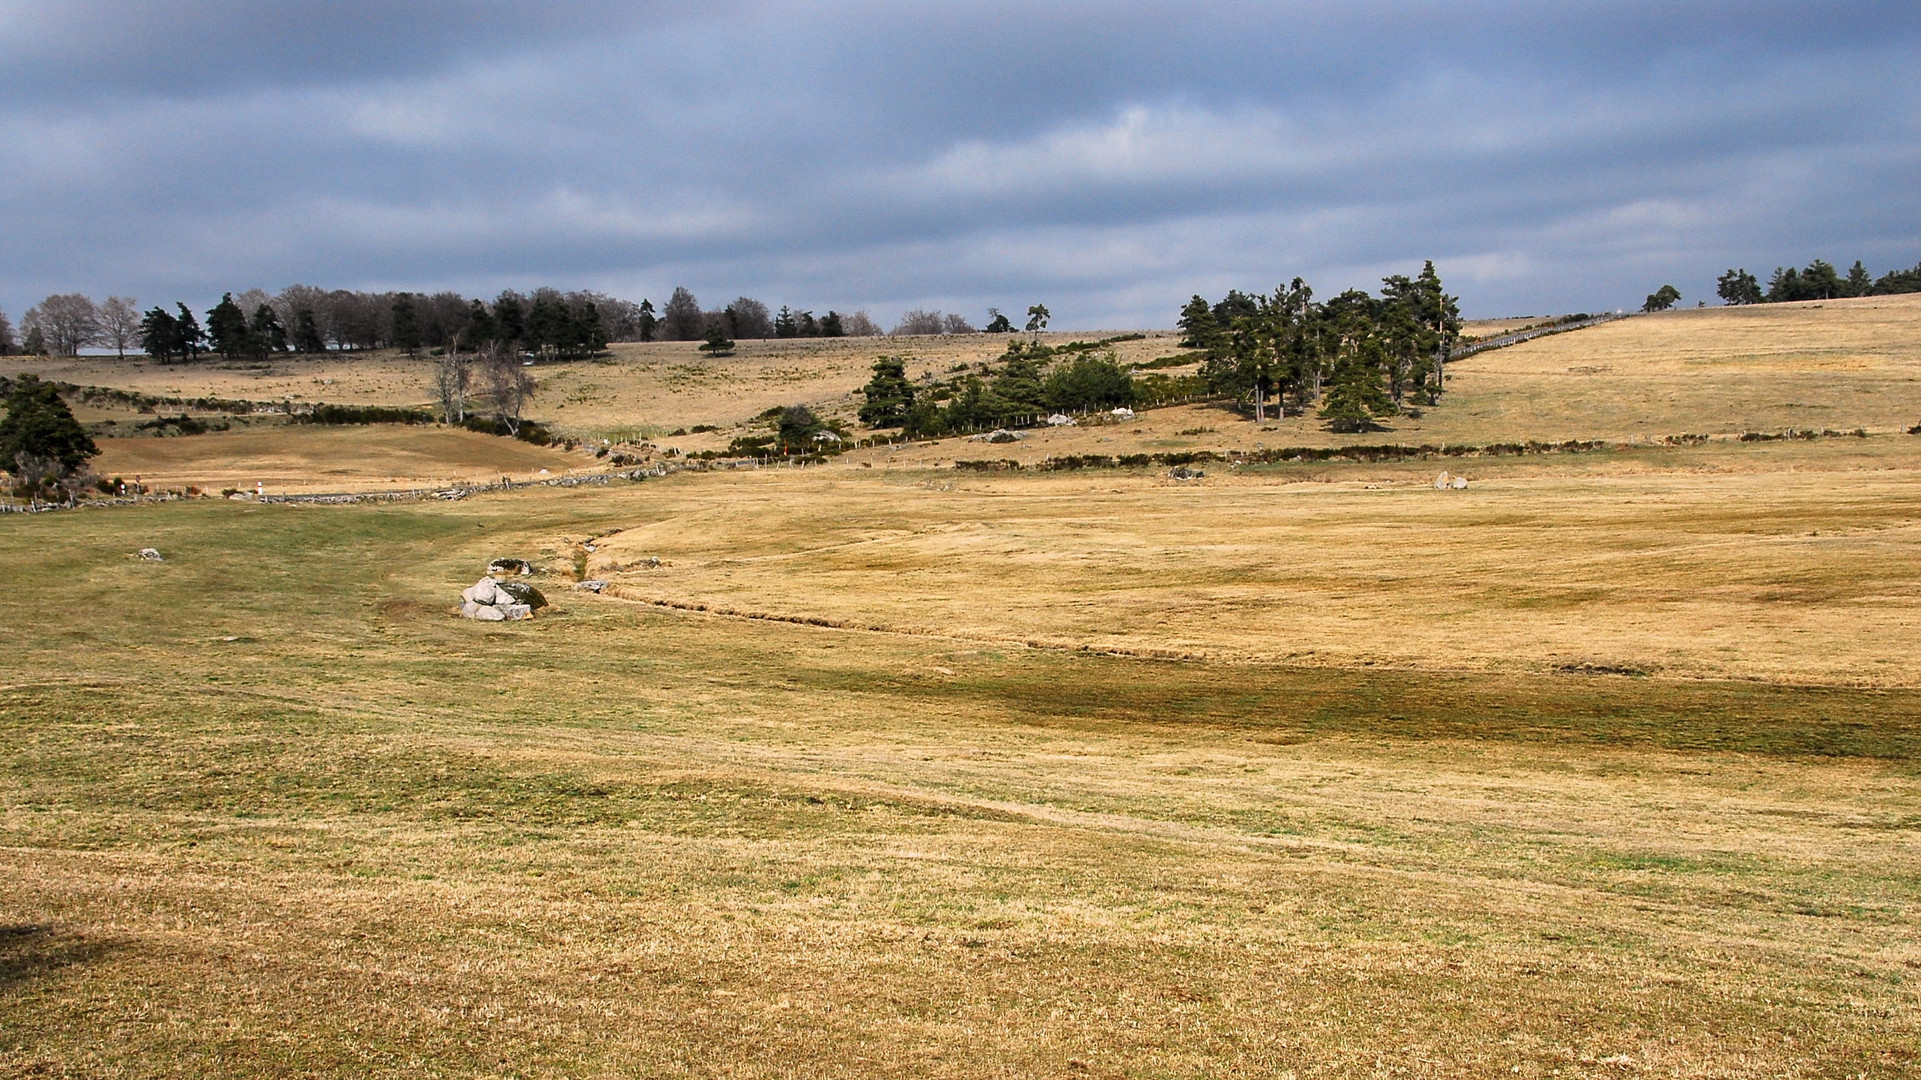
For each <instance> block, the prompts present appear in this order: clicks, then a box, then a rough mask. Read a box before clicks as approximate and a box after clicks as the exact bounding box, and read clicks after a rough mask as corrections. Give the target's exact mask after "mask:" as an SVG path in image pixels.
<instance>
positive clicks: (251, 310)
mask: <svg viewBox="0 0 1921 1080" xmlns="http://www.w3.org/2000/svg"><path fill="white" fill-rule="evenodd" d="M1045 311H1046V309H1045V308H1044V307H1042V306H1040V305H1035V306H1034V307H1032V308H1029V309H1028V325H1027V329H1029V330H1033V329H1036V328H1037V326H1038V327H1040V328H1044V327H1045V326H1046V324H1047V317H1046V315H1045V314H1039V315H1037V314H1036V312H1042V313H1044V312H1045ZM987 312H988V323H987V325H986V327H984V328H983V330H976V329H975V328H974V326H973V325H972V324H970V323H969V322H968V321H967V319H966V318H964V317H962V316H960V315H957V314H951V313H943V312H940V311H926V310H922V309H918V308H916V309H913V310H910V311H908V312H906V313H905V314H904V315H902V317H901V320H900V322H899V323H898V324H897V325H896V326H895V327H894V329H893V330H892V331H891V333H894V334H897V335H914V334H972V333H979V332H983V331H984V332H987V333H1012V332H1014V330H1015V329H1016V328H1015V326H1014V323H1013V321H1012V320H1011V319H1009V318H1008V317H1007V316H1006V315H1003V314H1002V313H1001V312H1000V310H999V309H997V308H989V309H987ZM881 333H882V330H881V328H880V327H879V326H878V325H877V324H875V322H874V320H873V319H872V318H871V317H869V316H868V314H867V312H866V311H864V310H861V311H853V312H840V311H833V310H830V311H828V312H827V313H825V314H823V315H818V316H817V315H816V314H815V313H814V312H813V311H811V310H803V309H798V308H793V307H789V306H785V305H783V306H782V307H781V308H780V309H779V310H778V311H776V310H773V309H771V308H769V307H768V306H767V305H766V304H764V303H762V302H761V301H759V300H756V299H754V298H753V297H749V296H741V297H737V298H735V300H734V301H733V302H732V303H730V304H727V305H725V306H724V307H720V308H716V309H708V308H703V307H702V306H701V304H700V301H699V300H698V299H696V298H695V296H694V294H693V293H692V292H691V291H690V290H688V289H687V288H685V287H680V288H676V289H675V290H674V291H673V293H672V295H671V296H669V297H668V299H667V302H666V303H665V304H664V305H663V306H662V307H660V308H658V309H657V308H656V307H655V306H654V303H653V301H651V300H646V299H643V300H641V301H640V302H639V303H634V302H631V301H628V300H623V299H620V298H619V297H614V296H608V295H606V294H605V293H598V292H590V291H581V292H565V293H563V292H561V291H560V290H558V289H552V288H541V289H536V290H534V291H533V292H531V293H520V292H516V291H514V290H512V289H508V290H505V291H503V292H501V293H500V295H498V296H496V297H494V298H493V300H492V301H486V300H481V299H476V298H469V297H466V296H463V295H461V294H460V293H457V292H436V293H416V292H360V291H356V290H352V289H322V288H319V287H317V286H312V285H289V286H288V287H286V288H285V289H282V290H281V291H280V292H278V293H275V294H269V293H267V292H266V291H265V290H263V289H248V290H245V291H243V292H240V293H233V292H228V293H225V294H223V295H222V296H221V298H220V303H218V304H216V305H215V306H214V307H212V308H210V309H208V310H207V311H205V312H203V313H199V314H196V313H195V312H194V311H192V310H191V309H189V308H188V307H187V306H186V305H185V304H184V303H179V302H175V303H174V304H173V305H172V307H168V306H166V305H156V306H154V307H152V308H149V309H147V310H146V311H144V312H143V311H141V310H140V308H139V306H138V305H137V303H136V302H135V301H134V299H133V298H132V297H125V296H109V297H108V298H107V299H106V300H105V301H103V302H99V303H96V302H95V301H94V300H92V299H91V298H89V297H87V296H85V295H83V294H81V293H60V294H56V295H53V296H49V297H47V298H46V299H45V300H43V301H41V302H40V303H38V304H36V305H34V306H33V307H32V308H29V309H28V310H27V312H26V314H25V316H24V317H23V318H22V320H21V325H20V336H19V337H18V339H16V336H15V331H14V327H13V324H12V322H11V321H10V320H9V319H8V318H7V315H6V313H5V312H4V311H0V355H9V354H12V353H16V352H24V353H27V354H29V355H36V356H44V355H54V356H77V355H79V354H80V351H81V350H82V349H87V348H93V347H106V348H111V349H113V350H115V352H116V353H118V354H119V355H120V356H121V357H123V358H124V357H125V356H126V355H127V353H128V352H129V351H136V350H137V351H141V352H145V353H146V354H147V355H149V356H152V357H154V358H155V359H159V360H163V361H169V362H172V361H180V362H191V361H194V360H197V359H199V358H201V357H202V356H207V355H218V356H223V357H225V358H227V359H229V360H237V359H242V358H246V357H253V358H256V359H261V358H265V357H268V356H273V355H276V354H282V353H323V352H353V351H360V350H367V349H379V348H395V349H404V350H406V351H407V352H409V353H414V352H417V351H419V350H421V349H429V350H443V349H467V350H472V349H477V348H479V347H480V346H481V345H484V344H486V343H488V342H496V341H497V342H500V343H502V344H504V345H509V346H517V347H519V348H521V349H523V350H525V351H527V352H530V353H535V354H537V355H546V356H551V357H554V358H556V359H575V358H579V357H582V356H589V355H592V354H593V353H596V352H598V351H600V350H602V349H605V348H606V347H607V345H608V343H609V342H615V341H701V340H706V341H714V340H717V339H734V338H744V339H762V338H814V337H830V338H831V337H870V336H876V335H879V334H881Z"/></svg>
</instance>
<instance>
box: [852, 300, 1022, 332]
mask: <svg viewBox="0 0 1921 1080" xmlns="http://www.w3.org/2000/svg"><path fill="white" fill-rule="evenodd" d="M1050 317H1051V313H1050V312H1049V311H1048V310H1047V305H1045V304H1035V305H1034V306H1033V307H1030V308H1028V309H1027V326H1026V329H1027V331H1028V332H1029V333H1039V332H1040V331H1042V330H1045V329H1047V320H1048V319H1049V318H1050ZM1014 329H1015V328H1014V320H1012V319H1010V318H1008V317H1007V316H1006V315H1004V314H1002V313H1001V309H999V308H994V307H991V308H988V309H987V325H986V326H985V327H983V328H981V329H979V330H976V329H974V326H973V324H972V323H969V322H968V321H967V317H966V316H964V315H956V314H954V313H952V312H942V311H938V310H936V311H922V310H921V309H920V308H911V309H909V310H908V311H906V312H903V313H902V314H901V317H900V322H899V323H897V324H895V326H894V329H893V330H891V331H889V332H890V333H892V334H894V335H895V336H896V337H910V336H916V335H925V336H933V335H936V334H983V333H984V334H1011V333H1013V332H1014Z"/></svg>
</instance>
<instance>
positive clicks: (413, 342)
mask: <svg viewBox="0 0 1921 1080" xmlns="http://www.w3.org/2000/svg"><path fill="white" fill-rule="evenodd" d="M392 310H393V317H394V333H393V344H394V348H396V349H405V350H406V352H407V355H408V356H414V355H417V354H418V353H419V352H420V316H419V314H418V313H417V312H416V311H415V310H414V296H413V294H412V293H401V294H399V295H398V296H395V297H394V302H393V309H392Z"/></svg>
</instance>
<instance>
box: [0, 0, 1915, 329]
mask: <svg viewBox="0 0 1921 1080" xmlns="http://www.w3.org/2000/svg"><path fill="white" fill-rule="evenodd" d="M1917 56H1921V5H1917V4H1915V3H1913V2H1912V0H1902V2H1888V3H1846V2H1833V3H1813V4H1811V3H1807V2H1806V0H1800V2H1797V3H1782V4H1776V3H1769V2H1765V0H1743V2H1738V3H1732V2H1731V3H1713V2H1702V3H1686V2H1683V3H1673V2H1667V3H1659V4H1652V3H1598V2H1597V3H1555V2H1552V0H1533V2H1526V3H1521V2H1515V3H1477V2H1469V0H1462V2H1458V3H1438V2H1431V3H1389V2H1366V0H1346V2H1339V3H1334V2H1325V3H1323V2H1311V3H1268V4H1236V3H1212V4H1194V3H1192V2H1187V3H1165V4H1162V3H1130V2H1127V0H1108V2H1105V3H1089V4H1072V3H1058V2H1057V3H1033V2H1031V0H1030V2H1027V3H963V2H953V3H928V4H919V3H907V2H896V3H886V4H879V3H874V4H858V3H842V4H831V3H789V4H756V3H729V2H725V0H715V2H708V3H643V2H627V3H614V2H577V3H569V2H564V0H543V2H527V3H520V2H509V0H495V2H456V0H408V2H377V0H332V2H328V0H177V2H170V3H165V4H162V3H155V2H151V0H132V2H124V0H61V2H59V3H50V2H46V0H0V87H4V88H5V89H4V91H0V221H4V226H3V228H4V232H3V233H0V235H3V236H4V241H3V243H4V249H3V250H4V253H5V254H4V258H0V308H4V309H5V310H6V311H7V312H8V313H9V314H11V315H12V316H13V317H14V318H15V319H16V321H17V319H18V318H19V315H20V312H21V311H22V309H24V308H25V307H26V306H27V305H29V304H31V303H33V302H35V301H37V300H38V299H39V298H40V297H42V296H44V295H46V294H48V293H52V292H63V291H80V292H85V293H89V294H91V295H93V296H95V297H104V296H105V295H106V294H108V293H110V292H111V293H122V294H132V295H135V296H137V297H138V298H139V299H140V300H141V301H142V302H143V303H152V302H154V301H171V300H174V299H184V300H187V301H188V302H189V303H192V304H194V305H196V306H198V307H205V306H207V305H209V304H210V303H211V302H212V301H213V300H214V299H217V298H218V296H219V293H220V292H221V291H222V290H225V289H235V290H238V289H242V288H246V287H249V286H256V285H257V286H261V287H265V288H268V289H277V288H279V287H281V286H283V285H287V284H290V283H293V282H308V283H313V284H321V285H327V286H345V287H352V288H368V289H385V288H406V289H415V290H437V289H443V288H446V289H456V290H460V291H462V292H465V293H467V294H470V295H472V294H480V295H488V296H491V295H492V294H494V293H495V292H497V291H498V290H500V289H501V288H504V287H515V288H522V289H526V288H531V287H534V286H538V285H543V284H551V285H555V286H559V287H561V288H595V289H600V290H603V291H606V292H611V293H614V294H616V295H620V296H625V297H629V298H632V299H639V298H641V297H643V296H645V297H651V298H653V299H654V301H655V302H656V303H657V304H658V303H659V302H661V300H663V299H664V297H665V295H666V294H667V293H668V292H670V291H671V290H672V288H673V287H674V286H675V285H679V284H684V285H687V286H689V287H690V288H692V289H693V290H694V292H695V294H696V295H698V296H699V297H700V298H701V299H702V300H703V301H705V302H706V303H707V304H708V305H709V306H718V305H719V304H721V303H724V302H725V301H726V300H728V299H731V298H732V297H733V296H735V295H739V294H746V295H750V296H755V297H758V298H760V299H762V300H765V301H767V302H769V303H771V304H774V305H776V306H777V305H779V304H782V303H787V304H792V305H794V306H795V307H803V308H811V309H814V310H817V311H819V310H825V309H828V308H838V309H841V310H851V309H854V308H866V309H867V310H869V311H870V312H872V314H873V315H874V317H875V318H876V320H878V321H880V322H882V323H883V324H886V323H890V322H891V321H892V320H893V319H894V318H895V317H896V316H897V315H898V314H899V312H900V311H901V310H903V309H905V308H910V307H939V308H943V309H946V310H950V311H960V312H962V313H964V314H966V315H968V316H969V317H971V318H973V319H975V320H976V321H977V322H978V321H980V320H982V319H984V317H985V316H984V312H985V310H986V308H987V307H988V305H997V306H999V307H1001V308H1004V309H1009V310H1020V311H1024V310H1025V308H1026V306H1027V305H1028V304H1030V303H1033V302H1036V301H1040V302H1045V303H1046V304H1047V305H1048V306H1049V307H1050V308H1051V309H1052V310H1053V311H1054V313H1055V325H1056V326H1058V327H1063V328H1097V327H1154V326H1168V325H1171V324H1172V322H1173V320H1174V317H1175V315H1176V312H1177V309H1178V308H1179V306H1180V304H1181V302H1182V301H1184V300H1185V299H1186V298H1187V297H1188V296H1189V295H1190V294H1192V293H1196V292H1200V293H1204V294H1207V295H1209V296H1215V295H1218V294H1220V293H1222V292H1224V291H1225V290H1227V289H1228V288H1230V287H1240V288H1245V289H1269V288H1272V287H1273V286H1274V285H1275V284H1277V283H1278V282H1280V281H1283V280H1285V279H1287V278H1291V277H1293V276H1295V275H1302V276H1305V277H1306V278H1308V280H1309V281H1310V282H1312V283H1313V284H1314V285H1315V286H1316V287H1317V290H1318V291H1319V292H1320V293H1321V294H1322V295H1329V294H1331V293H1333V292H1335V291H1338V290H1339V289H1341V288H1345V287H1348V286H1353V285H1360V286H1373V285H1375V284H1376V283H1377V282H1378V279H1379V278H1380V277H1381V276H1382V275H1383V274H1387V273H1395V272H1408V273H1411V272H1414V271H1415V270H1418V269H1419V266H1420V260H1421V259H1423V258H1432V259H1434V260H1435V262H1436V264H1437V265H1438V266H1439V268H1440V270H1441V273H1442V276H1443V278H1444V279H1445V280H1446V281H1447V282H1448V284H1449V286H1450V289H1451V291H1454V292H1456V293H1458V294H1459V295H1460V296H1461V297H1462V302H1463V307H1464V309H1465V310H1466V311H1467V313H1468V314H1470V315H1499V314H1521V313H1545V312H1563V311H1571V310H1587V309H1596V308H1612V307H1623V306H1633V305H1636V304H1638V303H1639V302H1640V300H1641V298H1642V297H1643V296H1645V295H1646V294H1647V293H1648V292H1650V291H1652V290H1653V289H1654V288H1655V287H1656V286H1658V285H1660V284H1661V283H1663V282H1669V281H1671V282H1673V283H1674V284H1675V285H1677V286H1678V287H1679V288H1680V289H1681V292H1682V294H1683V296H1684V297H1685V299H1686V302H1690V303H1691V302H1692V301H1694V300H1695V299H1698V298H1702V297H1706V298H1708V299H1710V300H1712V298H1713V280H1714V277H1715V276H1716V275H1717V274H1718V273H1719V271H1720V270H1722V269H1723V268H1725V267H1728V266H1733V265H1743V266H1746V267H1748V268H1750V269H1752V270H1754V271H1756V272H1757V273H1759V274H1761V275H1762V277H1763V278H1764V279H1765V277H1766V272H1767V271H1768V270H1769V269H1771V268H1772V267H1773V266H1775V265H1777V264H1783V263H1805V262H1806V261H1807V260H1808V259H1810V258H1814V257H1825V258H1828V259H1830V260H1832V261H1836V262H1839V263H1840V264H1841V265H1843V266H1845V265H1846V264H1847V262H1849V261H1851V260H1853V259H1855V258H1860V259H1862V260H1864V261H1865V262H1866V263H1867V265H1868V267H1869V269H1870V270H1872V271H1874V272H1875V273H1876V274H1880V273H1882V272H1884V271H1886V270H1888V269H1890V268H1893V267H1895V266H1912V265H1914V264H1915V263H1916V262H1917V261H1921V89H1918V87H1921V80H1917V78H1916V74H1915V61H1916V57H1917Z"/></svg>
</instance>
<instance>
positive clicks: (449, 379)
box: [434, 338, 491, 424]
mask: <svg viewBox="0 0 1921 1080" xmlns="http://www.w3.org/2000/svg"><path fill="white" fill-rule="evenodd" d="M490 347H491V346H490ZM473 378H474V369H473V357H472V356H471V355H470V354H468V353H464V352H461V351H460V340H459V339H458V338H456V339H455V340H454V341H453V342H452V343H451V344H450V345H449V346H448V347H447V351H446V352H445V353H444V354H443V355H442V356H441V357H440V360H439V362H438V363H437V364H435V365H434V389H435V390H437V391H438V392H439V394H440V417H441V419H442V420H444V421H446V422H447V423H449V424H459V423H463V422H465V421H466V419H467V394H468V392H469V391H470V390H471V389H472V387H473Z"/></svg>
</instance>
